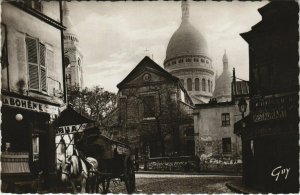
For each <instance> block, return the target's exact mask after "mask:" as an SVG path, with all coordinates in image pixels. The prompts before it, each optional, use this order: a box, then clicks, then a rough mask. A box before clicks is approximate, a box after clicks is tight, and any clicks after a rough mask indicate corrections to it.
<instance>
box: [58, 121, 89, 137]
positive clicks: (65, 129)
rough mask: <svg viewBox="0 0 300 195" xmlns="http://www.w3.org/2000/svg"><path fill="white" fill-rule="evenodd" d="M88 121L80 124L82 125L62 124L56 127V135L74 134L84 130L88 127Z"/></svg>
mask: <svg viewBox="0 0 300 195" xmlns="http://www.w3.org/2000/svg"><path fill="white" fill-rule="evenodd" d="M86 126H87V123H84V124H80V125H68V126H61V127H58V129H56V135H66V134H74V133H77V132H83V130H84V129H85V128H86Z"/></svg>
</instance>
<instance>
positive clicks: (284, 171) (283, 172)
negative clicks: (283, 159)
mask: <svg viewBox="0 0 300 195" xmlns="http://www.w3.org/2000/svg"><path fill="white" fill-rule="evenodd" d="M281 167H282V166H279V167H276V168H275V169H273V171H272V173H271V176H273V177H276V179H275V181H277V180H278V179H279V176H280V175H285V177H284V179H287V177H288V175H289V172H290V170H291V168H281Z"/></svg>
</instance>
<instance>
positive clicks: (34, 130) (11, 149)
mask: <svg viewBox="0 0 300 195" xmlns="http://www.w3.org/2000/svg"><path fill="white" fill-rule="evenodd" d="M1 99H2V108H1V112H2V124H1V134H2V140H1V180H2V192H16V193H18V192H20V193H23V192H36V190H38V188H42V187H46V186H42V185H45V184H46V183H47V184H50V183H51V182H49V180H51V179H50V178H51V175H53V174H54V172H55V149H54V147H55V145H54V136H55V132H54V124H53V122H54V120H55V117H56V116H57V115H58V113H59V105H55V104H49V103H47V102H43V101H38V100H36V99H33V98H30V97H25V96H20V95H3V94H2V96H1ZM42 181H45V182H42Z"/></svg>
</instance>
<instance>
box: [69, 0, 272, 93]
mask: <svg viewBox="0 0 300 195" xmlns="http://www.w3.org/2000/svg"><path fill="white" fill-rule="evenodd" d="M266 4H267V1H262V2H261V1H259V2H238V1H235V2H212V1H203V2H196V1H190V6H189V7H190V22H191V23H192V24H193V26H194V27H196V28H197V29H198V30H199V31H200V32H201V34H202V35H204V37H205V38H206V40H207V42H208V48H209V55H210V57H211V58H212V61H213V67H214V69H215V70H216V72H217V74H218V75H220V74H221V73H222V69H223V64H222V57H223V54H224V50H226V53H227V56H228V59H229V68H230V70H232V68H233V67H235V69H236V75H237V77H239V78H242V79H245V80H248V74H249V70H248V69H249V57H248V44H247V43H246V41H244V40H243V39H242V37H241V36H240V33H243V32H247V31H249V30H251V27H252V26H253V25H255V24H256V23H257V22H259V21H260V20H261V15H260V14H259V13H258V11H257V9H258V8H260V7H263V6H264V5H266ZM68 7H69V9H70V17H71V20H72V23H73V28H74V29H75V30H76V34H77V36H78V39H79V46H80V49H81V52H82V53H83V63H82V64H83V77H84V78H83V79H84V85H85V86H87V87H93V86H95V85H100V86H101V87H104V89H105V90H108V91H111V92H117V91H118V89H117V87H116V85H117V84H118V83H120V82H121V81H122V80H123V79H124V78H125V77H126V76H127V75H128V74H129V73H130V72H131V70H132V69H133V68H134V67H135V66H136V65H137V64H138V63H139V62H140V61H141V60H142V59H143V58H144V57H145V55H148V56H149V57H151V58H152V56H153V60H154V61H155V62H156V63H157V64H159V65H160V66H162V67H163V61H164V59H165V56H166V49H167V46H168V42H169V40H170V38H171V36H172V34H173V33H174V32H175V31H176V30H177V28H178V27H179V25H180V23H181V2H180V1H169V2H166V1H154V2H153V1H151V2H150V1H142V2H128V1H126V2H101V1H100V2H96V1H89V2H78V1H75V2H74V1H73V2H68ZM145 50H149V51H145Z"/></svg>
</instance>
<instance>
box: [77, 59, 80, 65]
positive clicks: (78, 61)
mask: <svg viewBox="0 0 300 195" xmlns="http://www.w3.org/2000/svg"><path fill="white" fill-rule="evenodd" d="M77 63H78V65H79V66H80V65H81V60H80V58H78V60H77Z"/></svg>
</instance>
